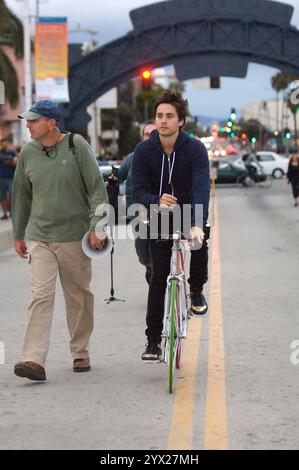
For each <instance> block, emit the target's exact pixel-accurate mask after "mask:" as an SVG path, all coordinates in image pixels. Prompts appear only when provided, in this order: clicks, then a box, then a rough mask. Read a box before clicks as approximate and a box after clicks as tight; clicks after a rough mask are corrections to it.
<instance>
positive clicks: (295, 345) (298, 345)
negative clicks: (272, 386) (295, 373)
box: [290, 339, 299, 366]
mask: <svg viewBox="0 0 299 470" xmlns="http://www.w3.org/2000/svg"><path fill="white" fill-rule="evenodd" d="M291 349H294V351H293V352H292V353H291V355H290V361H291V364H293V366H297V365H298V364H299V339H295V340H294V341H292V342H291Z"/></svg>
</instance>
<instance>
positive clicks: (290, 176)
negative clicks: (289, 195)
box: [287, 154, 299, 207]
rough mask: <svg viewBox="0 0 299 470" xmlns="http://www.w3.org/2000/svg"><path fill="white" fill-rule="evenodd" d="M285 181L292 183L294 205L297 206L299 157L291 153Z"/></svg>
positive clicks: (298, 196)
mask: <svg viewBox="0 0 299 470" xmlns="http://www.w3.org/2000/svg"><path fill="white" fill-rule="evenodd" d="M287 181H288V184H290V183H291V185H292V192H293V197H294V207H297V206H298V204H299V157H298V155H296V154H292V155H291V157H290V161H289V168H288V172H287Z"/></svg>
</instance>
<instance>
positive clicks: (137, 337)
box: [0, 181, 299, 450]
mask: <svg viewBox="0 0 299 470" xmlns="http://www.w3.org/2000/svg"><path fill="white" fill-rule="evenodd" d="M211 222H212V224H213V227H214V230H213V237H212V241H211V249H210V252H211V254H213V260H212V261H213V262H212V264H211V270H210V281H209V283H208V285H207V287H206V289H205V293H206V294H207V298H208V300H209V303H210V312H209V314H208V316H207V317H206V318H204V319H199V320H198V319H192V320H191V321H190V329H189V333H188V338H187V340H186V344H185V351H184V352H185V354H184V356H183V364H182V368H181V370H180V371H179V373H178V378H177V380H176V387H175V393H174V394H173V395H172V396H169V394H168V392H167V371H166V368H165V366H164V365H158V366H148V365H144V364H142V362H141V360H140V355H141V353H142V351H143V349H144V344H145V337H144V322H145V307H146V296H147V286H146V283H145V280H144V272H143V267H142V266H140V265H139V264H138V261H137V257H136V255H135V252H134V247H133V243H132V241H130V240H117V241H116V247H115V296H116V297H117V298H120V299H125V300H126V302H124V303H123V302H113V303H111V304H109V305H107V304H106V303H105V301H104V299H106V298H107V297H109V296H110V265H109V259H106V260H105V261H103V262H101V263H98V264H97V263H94V277H93V291H94V292H95V295H96V321H95V330H94V334H93V337H92V344H91V351H90V352H91V361H92V370H91V371H90V372H89V373H85V374H75V373H73V371H72V358H71V356H70V353H69V350H68V333H67V327H66V320H65V315H64V302H63V296H62V292H61V289H60V287H58V291H57V298H56V305H55V316H54V322H53V330H52V336H51V345H50V353H49V356H48V362H47V382H46V383H34V382H30V381H29V380H26V379H20V378H18V377H16V376H14V374H13V365H14V363H15V362H17V361H18V360H20V349H21V345H22V339H23V334H24V328H25V322H26V309H25V307H26V305H27V304H28V302H29V299H30V289H29V279H28V275H27V265H26V263H25V262H24V261H22V260H20V259H18V258H17V257H16V255H15V254H14V252H13V251H12V250H8V251H4V252H2V253H1V254H0V285H1V303H0V341H2V343H0V359H1V345H2V346H4V347H5V361H2V362H5V363H4V364H0V392H1V394H0V397H1V398H0V417H1V419H0V449H109V450H113V449H127V450H129V449H167V448H171V449H174V448H184V449H204V448H229V449H298V448H299V430H298V421H299V407H298V405H297V403H298V398H299V364H296V363H297V362H299V360H298V361H296V360H294V359H296V357H297V358H298V359H299V352H298V355H297V356H296V354H295V353H296V350H294V349H292V343H293V342H294V341H295V340H299V308H298V305H299V302H298V301H299V294H298V269H299V207H297V208H294V207H293V206H292V199H291V194H290V188H289V187H287V185H286V184H285V182H284V181H275V182H274V185H273V186H272V188H271V189H267V190H265V189H260V188H250V189H240V188H235V187H221V188H217V189H216V202H215V201H213V203H212V209H211ZM216 228H217V230H216ZM122 230H123V229H122ZM217 233H218V234H219V238H218V237H217ZM218 242H219V245H218ZM217 247H218V248H217ZM218 251H219V253H218ZM217 253H218V254H217ZM294 344H295V343H293V346H294ZM297 349H298V350H299V342H298V346H297ZM187 353H188V357H186V354H187ZM292 353H293V356H291V354H292ZM190 358H192V360H191V359H190ZM291 359H293V361H292V360H291ZM292 362H293V363H292ZM215 402H216V405H215V406H214V404H215ZM215 423H216V424H215Z"/></svg>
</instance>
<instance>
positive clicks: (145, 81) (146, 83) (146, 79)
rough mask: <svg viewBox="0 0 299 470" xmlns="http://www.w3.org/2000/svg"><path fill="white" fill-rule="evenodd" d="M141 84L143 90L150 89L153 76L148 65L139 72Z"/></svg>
mask: <svg viewBox="0 0 299 470" xmlns="http://www.w3.org/2000/svg"><path fill="white" fill-rule="evenodd" d="M140 78H141V86H142V90H143V91H151V89H152V83H153V77H152V69H151V68H150V67H147V68H144V69H142V70H141V72H140Z"/></svg>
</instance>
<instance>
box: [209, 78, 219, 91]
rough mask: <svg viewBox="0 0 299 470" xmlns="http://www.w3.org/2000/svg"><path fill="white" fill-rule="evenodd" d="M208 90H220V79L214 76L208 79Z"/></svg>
mask: <svg viewBox="0 0 299 470" xmlns="http://www.w3.org/2000/svg"><path fill="white" fill-rule="evenodd" d="M210 88H220V77H218V76H216V75H215V76H213V77H210Z"/></svg>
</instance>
